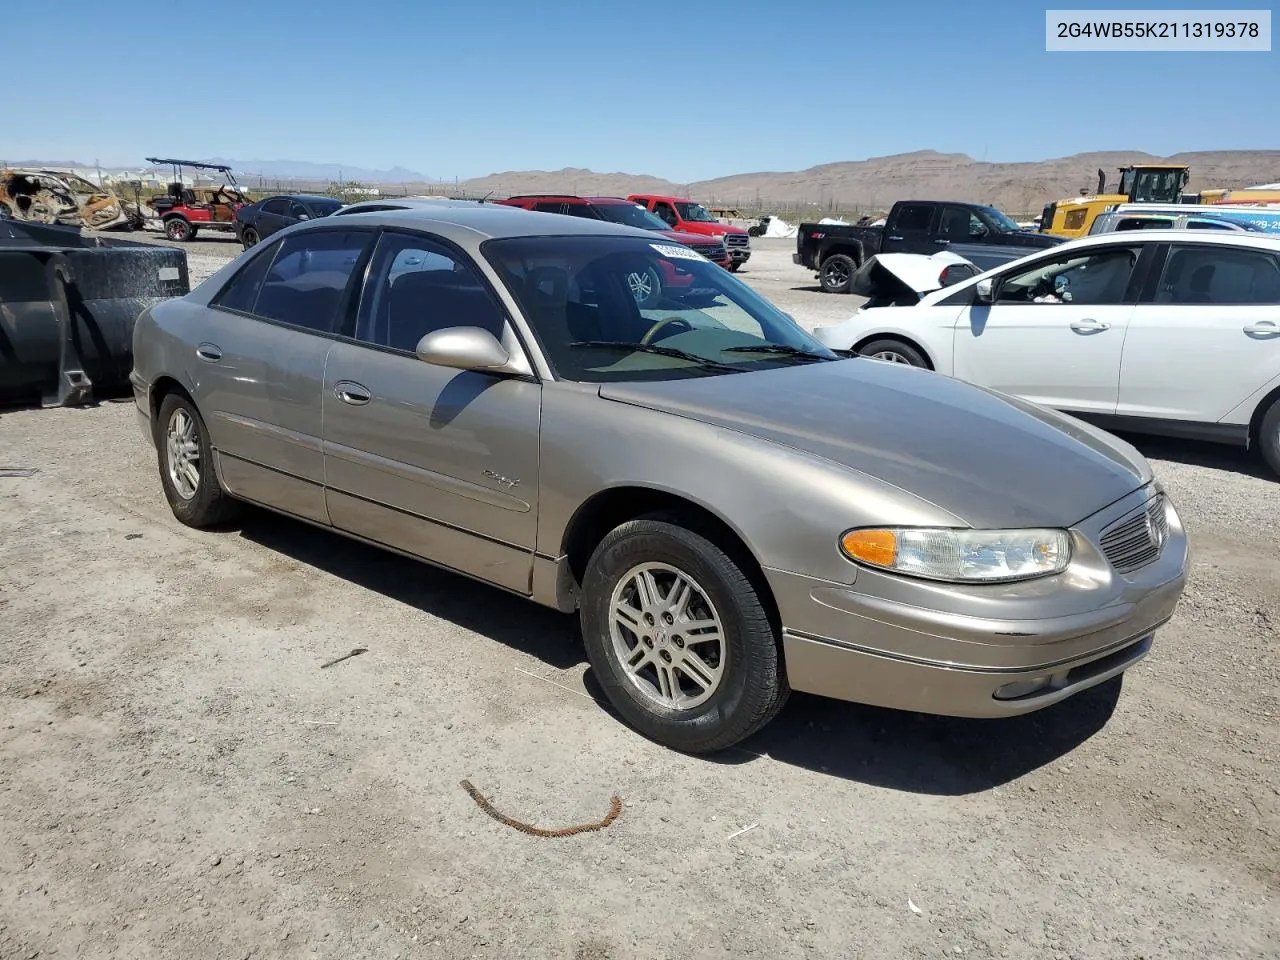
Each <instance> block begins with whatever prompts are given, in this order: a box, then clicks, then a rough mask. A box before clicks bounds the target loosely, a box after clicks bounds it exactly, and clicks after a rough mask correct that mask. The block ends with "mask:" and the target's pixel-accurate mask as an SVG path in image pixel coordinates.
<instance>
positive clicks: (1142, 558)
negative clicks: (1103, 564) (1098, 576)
mask: <svg viewBox="0 0 1280 960" xmlns="http://www.w3.org/2000/svg"><path fill="white" fill-rule="evenodd" d="M1168 539H1169V515H1168V512H1167V510H1166V509H1165V497H1164V494H1163V493H1158V494H1156V495H1155V496H1154V497H1152V498H1151V499H1150V500H1148V501H1147V502H1146V503H1145V504H1143V505H1142V506H1141V507H1139V508H1138V509H1137V510H1134V511H1133V512H1132V513H1130V514H1128V515H1126V516H1124V517H1121V518H1120V519H1119V520H1117V521H1116V522H1115V523H1113V524H1112V525H1111V526H1109V527H1107V529H1105V530H1103V531H1102V536H1101V537H1100V538H1099V545H1100V546H1101V547H1102V553H1103V556H1105V557H1106V558H1107V560H1108V561H1109V562H1110V564H1111V565H1112V566H1113V567H1115V568H1116V571H1117V572H1118V573H1133V571H1135V570H1138V569H1141V568H1142V567H1145V566H1146V565H1147V564H1149V563H1151V562H1153V561H1154V560H1156V559H1157V558H1158V557H1159V556H1160V552H1161V551H1162V550H1163V549H1164V545H1165V541H1167V540H1168Z"/></svg>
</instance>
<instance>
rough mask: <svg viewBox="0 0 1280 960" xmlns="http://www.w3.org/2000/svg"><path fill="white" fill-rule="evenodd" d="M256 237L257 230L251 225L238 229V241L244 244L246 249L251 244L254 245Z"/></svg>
mask: <svg viewBox="0 0 1280 960" xmlns="http://www.w3.org/2000/svg"><path fill="white" fill-rule="evenodd" d="M258 239H259V237H258V231H257V230H255V229H253V227H245V228H244V229H243V230H241V231H240V242H241V243H243V244H244V248H245V249H246V250H248V249H249V248H250V247H252V246H256V245H257V243H258Z"/></svg>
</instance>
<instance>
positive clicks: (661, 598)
mask: <svg viewBox="0 0 1280 960" xmlns="http://www.w3.org/2000/svg"><path fill="white" fill-rule="evenodd" d="M609 609H610V610H611V611H612V615H611V617H610V619H609V639H610V640H611V641H612V643H613V652H614V655H615V656H616V657H617V658H618V662H619V663H620V664H621V665H622V669H623V671H624V672H625V673H626V676H627V679H628V680H629V681H631V683H632V684H633V685H634V686H635V688H636V689H637V690H638V691H639V692H640V693H641V695H642V696H644V697H646V698H648V699H649V700H650V701H652V702H653V703H655V704H657V705H658V706H660V707H664V708H666V709H668V710H688V709H691V708H693V707H696V706H699V705H700V704H703V703H705V702H706V701H707V700H708V699H709V698H710V697H711V696H712V695H713V694H714V693H715V692H716V689H717V688H718V687H719V686H720V680H721V678H722V677H723V676H724V669H725V661H726V655H727V653H728V651H727V650H726V649H725V644H724V625H723V624H722V623H721V621H720V615H719V614H718V613H717V612H716V608H715V605H714V604H712V602H711V601H710V599H708V597H707V593H706V591H705V590H703V589H702V587H701V586H700V585H699V584H698V582H697V581H696V580H695V579H694V578H693V577H692V576H690V575H689V574H687V573H685V572H684V571H683V570H679V569H677V568H676V567H673V566H671V565H670V564H666V563H642V564H639V565H637V566H635V567H633V568H632V569H630V570H628V571H627V572H626V573H625V574H623V575H622V577H621V578H620V579H619V580H618V585H617V586H616V587H615V588H614V591H613V596H612V597H611V598H610V603H609Z"/></svg>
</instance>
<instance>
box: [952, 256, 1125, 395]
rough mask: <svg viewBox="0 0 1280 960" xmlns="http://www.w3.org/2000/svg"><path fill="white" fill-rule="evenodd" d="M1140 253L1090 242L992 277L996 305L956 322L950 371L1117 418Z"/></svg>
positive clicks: (969, 311) (977, 307)
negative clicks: (1088, 244)
mask: <svg viewBox="0 0 1280 960" xmlns="http://www.w3.org/2000/svg"><path fill="white" fill-rule="evenodd" d="M1140 250H1141V248H1140V246H1139V245H1138V244H1132V245H1126V244H1115V245H1107V246H1093V247H1089V248H1087V249H1084V250H1077V251H1075V252H1072V253H1057V254H1051V255H1048V256H1045V257H1041V258H1039V259H1037V260H1035V261H1033V262H1032V263H1030V264H1024V265H1022V266H1020V267H1018V268H1017V269H1016V270H1011V271H1009V272H1006V273H1004V274H1000V275H997V277H996V278H995V283H994V284H993V287H994V293H995V297H996V300H995V302H994V303H990V304H983V303H974V304H972V305H971V306H969V307H967V308H966V309H965V310H963V311H962V312H961V314H960V316H959V319H958V321H957V324H956V329H955V339H954V342H953V348H954V349H953V354H954V370H953V372H954V375H955V376H957V377H959V378H961V379H963V380H969V381H971V382H973V383H978V384H981V385H982V386H985V387H991V388H993V389H995V390H999V391H1001V392H1003V393H1009V394H1013V395H1014V396H1019V397H1024V398H1026V399H1028V400H1031V401H1034V402H1035V403H1042V404H1044V405H1046V406H1049V407H1055V408H1058V409H1063V410H1073V411H1079V412H1087V413H1099V414H1112V413H1114V412H1115V409H1116V403H1117V398H1118V391H1119V386H1118V385H1119V380H1120V358H1121V352H1122V347H1123V344H1124V335H1125V329H1126V328H1127V326H1128V323H1129V317H1130V316H1131V315H1132V313H1133V310H1134V301H1135V300H1136V298H1137V288H1136V285H1135V283H1134V279H1135V276H1136V269H1135V268H1136V266H1137V264H1138V261H1139V254H1140Z"/></svg>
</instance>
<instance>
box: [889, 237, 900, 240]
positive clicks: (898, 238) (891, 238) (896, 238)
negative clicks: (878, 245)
mask: <svg viewBox="0 0 1280 960" xmlns="http://www.w3.org/2000/svg"><path fill="white" fill-rule="evenodd" d="M889 239H890V240H901V239H902V238H901V237H889Z"/></svg>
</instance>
